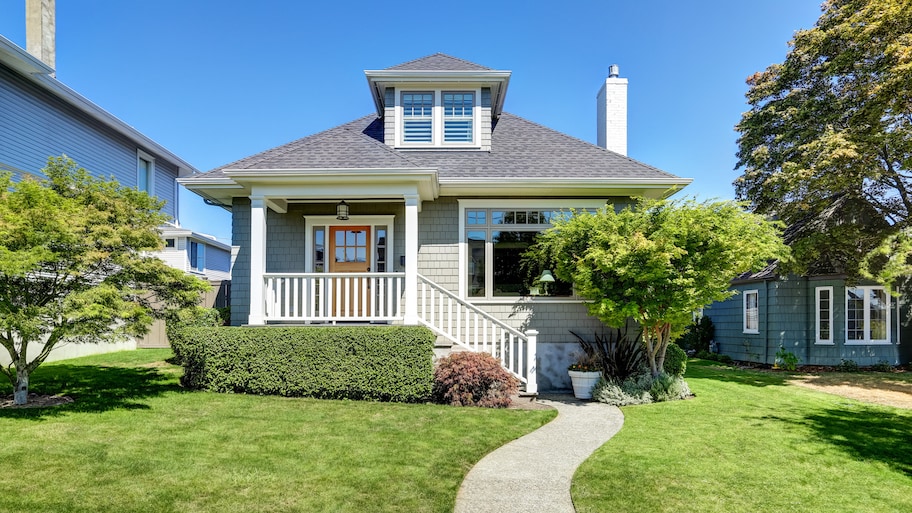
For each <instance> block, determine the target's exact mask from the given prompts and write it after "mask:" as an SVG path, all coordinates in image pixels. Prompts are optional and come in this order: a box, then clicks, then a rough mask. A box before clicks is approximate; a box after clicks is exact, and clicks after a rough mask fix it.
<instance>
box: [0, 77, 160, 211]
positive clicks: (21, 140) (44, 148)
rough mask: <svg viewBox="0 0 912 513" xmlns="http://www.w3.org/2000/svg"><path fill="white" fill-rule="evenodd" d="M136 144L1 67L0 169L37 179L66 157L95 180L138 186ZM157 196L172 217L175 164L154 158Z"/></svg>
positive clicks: (156, 156) (157, 157)
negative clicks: (101, 178)
mask: <svg viewBox="0 0 912 513" xmlns="http://www.w3.org/2000/svg"><path fill="white" fill-rule="evenodd" d="M137 149H138V147H137V145H136V143H134V142H132V141H130V140H129V139H128V138H126V137H124V136H122V135H120V134H118V133H117V132H115V131H113V130H111V129H110V128H108V127H106V126H104V125H102V124H100V123H98V122H97V121H95V120H94V119H92V118H91V117H89V116H88V115H86V114H84V113H82V112H80V111H79V110H77V109H75V108H73V107H72V106H70V105H68V104H66V103H65V102H63V101H61V100H60V99H58V98H55V97H54V96H52V95H50V94H48V93H46V92H44V91H43V90H41V89H39V88H37V87H35V86H34V85H32V84H30V83H28V82H26V81H25V80H24V79H23V78H22V77H20V76H19V75H18V74H16V72H14V71H12V70H10V69H9V68H7V67H5V66H3V65H2V64H0V169H7V170H12V171H14V172H27V173H32V174H39V173H40V170H41V169H42V168H43V167H44V166H45V165H46V164H47V158H48V157H49V156H57V155H61V154H66V155H67V156H69V157H70V158H72V159H73V160H75V161H76V162H77V163H78V164H79V165H80V166H82V167H84V168H85V169H87V170H89V171H90V172H92V173H94V174H95V175H97V176H105V177H111V176H113V177H114V178H115V179H117V181H118V182H120V183H121V184H123V185H127V186H135V185H136V150H137ZM143 150H145V151H146V152H147V153H149V154H150V155H152V156H153V157H155V165H156V181H155V192H156V195H157V196H158V197H159V198H161V199H163V200H165V201H166V202H167V204H166V205H165V208H164V211H165V213H167V214H168V215H170V216H172V217H173V216H175V215H176V214H177V211H176V202H175V189H174V179H175V178H176V177H177V168H176V166H175V165H174V164H172V163H170V162H168V161H166V160H165V159H163V158H161V157H159V156H158V155H155V154H154V153H151V152H148V150H146V149H145V148H143Z"/></svg>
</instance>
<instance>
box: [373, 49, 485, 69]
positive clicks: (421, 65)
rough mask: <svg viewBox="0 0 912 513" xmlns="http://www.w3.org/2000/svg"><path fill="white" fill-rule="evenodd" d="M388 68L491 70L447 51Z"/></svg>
mask: <svg viewBox="0 0 912 513" xmlns="http://www.w3.org/2000/svg"><path fill="white" fill-rule="evenodd" d="M386 69H388V70H406V71H489V70H491V68H486V67H484V66H482V65H480V64H475V63H474V62H469V61H466V60H462V59H458V58H456V57H453V56H452V55H447V54H445V53H435V54H433V55H428V56H426V57H421V58H420V59H415V60H413V61H408V62H403V63H402V64H397V65H395V66H392V67H389V68H386Z"/></svg>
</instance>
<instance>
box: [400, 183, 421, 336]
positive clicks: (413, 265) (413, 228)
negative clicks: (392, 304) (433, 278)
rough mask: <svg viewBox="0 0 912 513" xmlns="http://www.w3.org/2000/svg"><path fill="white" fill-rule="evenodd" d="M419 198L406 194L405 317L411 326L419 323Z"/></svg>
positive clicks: (406, 322) (405, 320)
mask: <svg viewBox="0 0 912 513" xmlns="http://www.w3.org/2000/svg"><path fill="white" fill-rule="evenodd" d="M419 201H420V200H419V199H418V195H417V194H406V195H405V319H404V320H403V322H404V323H405V324H406V325H409V326H415V325H417V324H418V202H419Z"/></svg>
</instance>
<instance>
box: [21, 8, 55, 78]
mask: <svg viewBox="0 0 912 513" xmlns="http://www.w3.org/2000/svg"><path fill="white" fill-rule="evenodd" d="M55 1H56V0H25V49H26V50H28V53H30V54H32V55H33V56H35V57H37V58H38V59H40V60H41V62H43V63H45V64H47V65H48V66H50V67H51V68H56V67H57V66H56V61H57V58H56V52H57V50H56V42H55V37H56V36H55V30H56V22H55V20H54V18H55V16H54V9H55V5H54V3H55Z"/></svg>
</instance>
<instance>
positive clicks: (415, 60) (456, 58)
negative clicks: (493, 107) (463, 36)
mask: <svg viewBox="0 0 912 513" xmlns="http://www.w3.org/2000/svg"><path fill="white" fill-rule="evenodd" d="M434 57H445V58H447V59H452V60H454V61H459V62H461V63H463V64H467V65H469V66H473V67H479V68H483V69H486V70H490V69H493V68H489V67H487V66H482V65H481V64H478V63H477V62H472V61H468V60H466V59H461V58H459V57H454V56H452V55H450V54H446V53H443V52H436V53H432V54H430V55H425V56H424V57H418V58H417V59H412V60H410V61H405V62H400V63H399V64H394V65H392V66H390V67H389V68H386V69H388V70H389V69H398V68H401V67H404V66H408V65H410V64H414V63H416V62H419V61H423V60H425V59H431V58H434Z"/></svg>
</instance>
